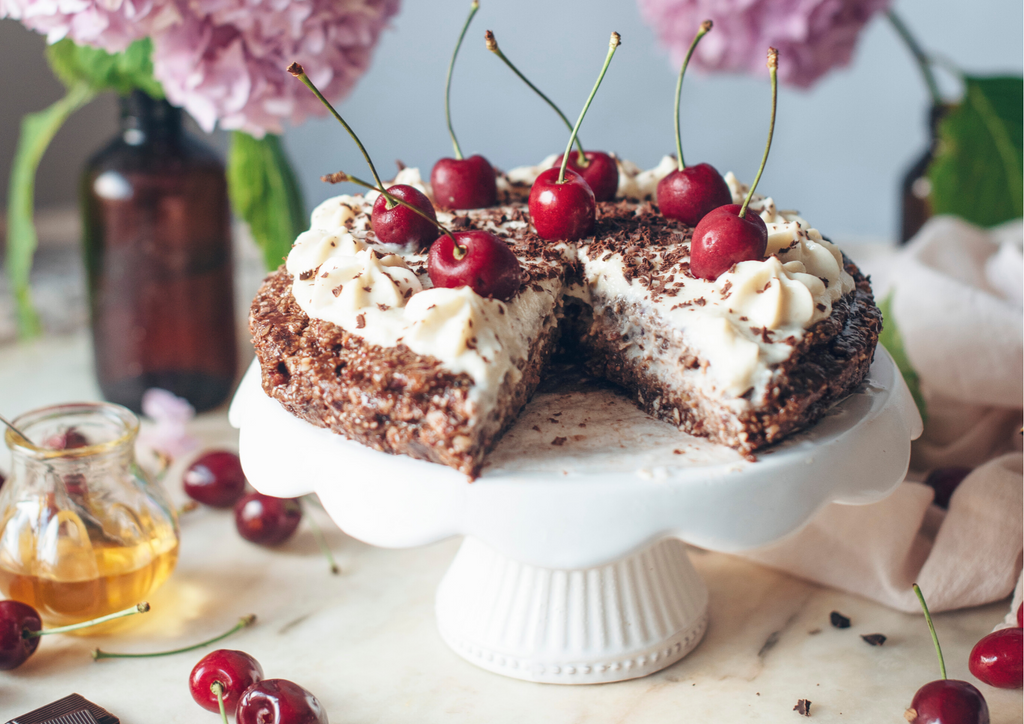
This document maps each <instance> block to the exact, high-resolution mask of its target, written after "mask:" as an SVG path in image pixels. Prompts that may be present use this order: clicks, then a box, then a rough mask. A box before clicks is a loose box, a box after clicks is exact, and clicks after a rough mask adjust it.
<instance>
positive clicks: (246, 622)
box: [92, 613, 256, 661]
mask: <svg viewBox="0 0 1024 724" xmlns="http://www.w3.org/2000/svg"><path fill="white" fill-rule="evenodd" d="M254 623H256V616H255V615H254V614H251V613H250V614H249V615H248V616H242V618H240V619H238V623H236V624H235V625H234V627H232V628H231V629H230V630H229V631H225V632H224V633H222V634H220V635H219V636H214V637H213V638H212V639H207V640H206V641H202V642H201V643H198V644H193V645H191V646H185V647H183V648H180V649H172V650H170V651H158V652H156V653H154V654H117V653H109V652H107V651H100V650H99V649H93V652H92V658H93V660H95V661H99V660H100V659H150V658H155V657H157V656H171V655H172V654H183V653H185V652H186V651H195V650H196V649H201V648H203V647H204V646H209V645H210V644H215V643H217V642H218V641H220V640H222V639H226V638H227V637H228V636H230V635H231V634H233V633H235V632H236V631H241V630H242V629H243V628H248V627H249V626H252V625H253V624H254Z"/></svg>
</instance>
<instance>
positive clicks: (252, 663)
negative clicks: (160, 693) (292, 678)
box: [188, 649, 263, 711]
mask: <svg viewBox="0 0 1024 724" xmlns="http://www.w3.org/2000/svg"><path fill="white" fill-rule="evenodd" d="M262 679H263V667H262V666H260V663H259V662H258V661H257V660H256V659H254V658H253V657H252V656H250V655H249V654H247V653H245V652H244V651H235V650H232V649H217V650H216V651H211V652H210V653H208V654H207V655H206V656H204V657H203V658H201V659H200V660H199V663H197V664H196V665H195V667H194V668H193V669H192V673H191V674H189V677H188V689H189V691H190V692H192V698H193V699H195V701H196V703H197V704H199V706H201V707H203V708H204V709H207V710H209V711H220V705H219V704H218V702H217V694H216V693H215V692H214V690H213V688H212V687H213V683H214V682H220V685H221V697H222V698H223V700H224V709H225V711H234V710H235V708H236V707H237V706H238V701H239V700H240V699H241V698H242V694H244V693H245V690H246V689H248V688H249V687H250V686H252V685H253V684H255V683H256V682H257V681H260V680H262Z"/></svg>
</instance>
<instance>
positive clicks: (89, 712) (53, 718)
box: [7, 694, 121, 724]
mask: <svg viewBox="0 0 1024 724" xmlns="http://www.w3.org/2000/svg"><path fill="white" fill-rule="evenodd" d="M120 721H121V720H120V719H118V718H117V717H116V716H114V715H113V714H111V713H110V712H109V711H107V710H106V709H104V708H103V707H101V706H97V705H96V704H93V703H92V702H91V701H89V700H88V699H86V698H85V697H84V696H82V695H81V694H71V695H70V696H65V697H64V698H63V699H58V700H57V701H54V702H52V703H50V704H47V705H46V706H43V707H40V708H38V709H36V710H34V711H30V712H29V713H27V714H22V715H21V716H17V717H15V718H14V719H11V720H10V721H9V722H7V724H120Z"/></svg>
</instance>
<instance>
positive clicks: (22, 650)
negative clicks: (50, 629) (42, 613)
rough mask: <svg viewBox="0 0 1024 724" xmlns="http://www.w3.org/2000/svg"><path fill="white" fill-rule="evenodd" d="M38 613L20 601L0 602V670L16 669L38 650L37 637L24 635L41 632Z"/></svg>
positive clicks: (40, 621)
mask: <svg viewBox="0 0 1024 724" xmlns="http://www.w3.org/2000/svg"><path fill="white" fill-rule="evenodd" d="M42 628H43V620H42V619H41V618H40V617H39V613H38V612H37V611H36V610H35V609H34V608H32V607H31V606H29V605H28V604H27V603H22V602H21V601H0V670H3V671H9V670H11V669H16V668H18V667H19V666H21V665H22V664H23V663H25V661H26V660H28V657H29V656H31V655H32V654H34V653H35V651H36V649H37V648H39V637H38V636H28V635H26V634H29V633H35V632H37V631H40V630H42Z"/></svg>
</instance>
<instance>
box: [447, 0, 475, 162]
mask: <svg viewBox="0 0 1024 724" xmlns="http://www.w3.org/2000/svg"><path fill="white" fill-rule="evenodd" d="M479 9H480V3H479V2H478V1H477V0H473V2H472V3H471V4H470V6H469V17H467V18H466V23H465V25H463V26H462V32H461V33H459V40H458V42H456V43H455V50H454V51H453V52H452V60H451V62H450V63H448V77H447V78H446V79H445V83H444V117H445V120H446V121H448V135H450V136H451V137H452V146H454V147H455V158H457V159H458V160H460V161H461V160H462V149H461V148H459V140H458V139H457V138H455V129H454V128H453V127H452V111H451V104H450V103H449V102H448V98H449V96H450V95H451V91H452V70H454V68H455V58H456V57H457V56H458V54H459V48H461V47H462V40H463V38H465V37H466V31H467V30H469V24H470V23H471V22H473V16H474V15H476V11H477V10H479Z"/></svg>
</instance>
